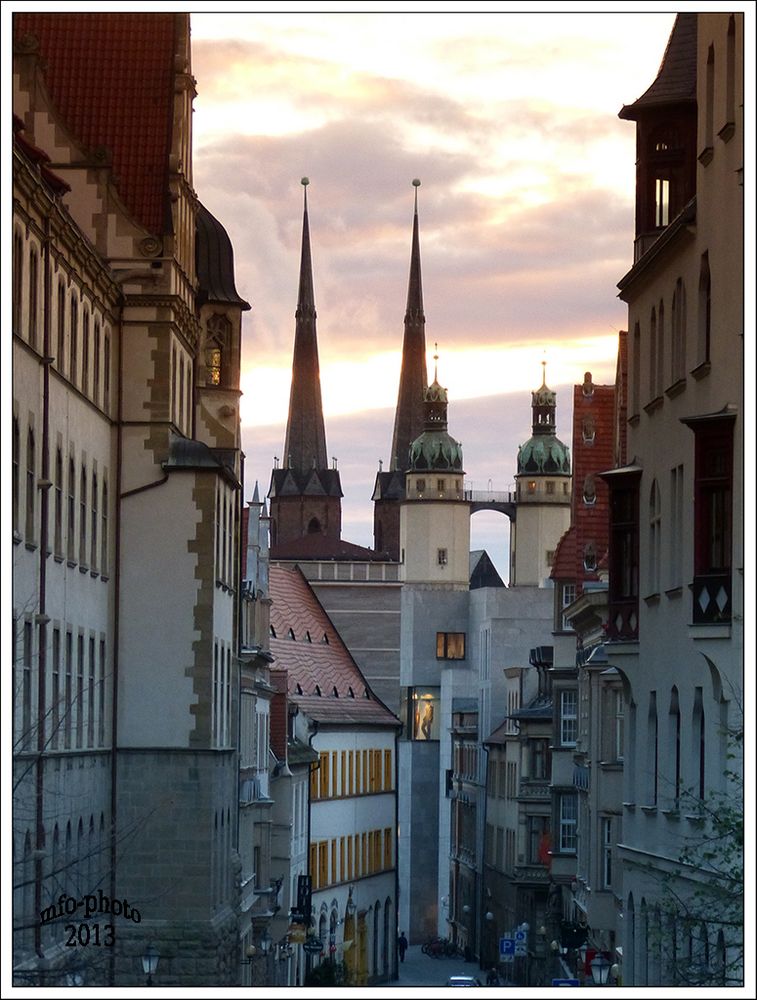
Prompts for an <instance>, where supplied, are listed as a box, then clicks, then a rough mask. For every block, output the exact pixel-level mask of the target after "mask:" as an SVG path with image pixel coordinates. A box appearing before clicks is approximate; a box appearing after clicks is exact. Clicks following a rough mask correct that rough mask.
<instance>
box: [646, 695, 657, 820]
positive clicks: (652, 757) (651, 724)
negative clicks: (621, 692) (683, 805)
mask: <svg viewBox="0 0 757 1000" xmlns="http://www.w3.org/2000/svg"><path fill="white" fill-rule="evenodd" d="M658 743H659V727H658V724H657V692H656V691H650V692H649V714H648V716H647V805H650V806H656V805H657V787H658V784H659V782H658V767H659V757H660V755H659V752H658V750H659V746H658Z"/></svg>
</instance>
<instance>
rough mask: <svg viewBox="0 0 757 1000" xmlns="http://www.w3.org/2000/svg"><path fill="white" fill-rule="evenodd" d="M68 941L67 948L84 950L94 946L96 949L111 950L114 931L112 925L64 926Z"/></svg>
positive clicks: (114, 938) (114, 937) (114, 935)
mask: <svg viewBox="0 0 757 1000" xmlns="http://www.w3.org/2000/svg"><path fill="white" fill-rule="evenodd" d="M66 933H67V934H68V940H67V941H66V947H67V948H77V947H81V948H86V947H87V946H88V945H94V946H95V947H96V948H100V947H104V948H112V947H113V942H114V941H115V940H116V931H115V928H114V927H113V924H103V925H102V929H101V927H100V924H66Z"/></svg>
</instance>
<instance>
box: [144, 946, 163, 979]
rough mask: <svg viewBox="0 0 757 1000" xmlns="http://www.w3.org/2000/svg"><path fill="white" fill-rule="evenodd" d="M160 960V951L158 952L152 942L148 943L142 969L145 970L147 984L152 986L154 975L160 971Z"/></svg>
mask: <svg viewBox="0 0 757 1000" xmlns="http://www.w3.org/2000/svg"><path fill="white" fill-rule="evenodd" d="M159 961H160V952H158V951H157V950H156V949H155V948H153V946H152V945H151V944H148V946H147V948H146V949H145V953H144V955H143V956H142V971H143V972H144V974H145V976H146V977H147V978H146V985H147V986H152V977H153V976H154V975H155V973H156V972H157V971H158V962H159Z"/></svg>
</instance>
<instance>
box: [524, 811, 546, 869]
mask: <svg viewBox="0 0 757 1000" xmlns="http://www.w3.org/2000/svg"><path fill="white" fill-rule="evenodd" d="M527 822H528V845H527V855H526V860H527V861H528V864H530V865H543V864H549V854H548V851H549V850H550V843H549V841H550V834H549V816H529V817H528V820H527Z"/></svg>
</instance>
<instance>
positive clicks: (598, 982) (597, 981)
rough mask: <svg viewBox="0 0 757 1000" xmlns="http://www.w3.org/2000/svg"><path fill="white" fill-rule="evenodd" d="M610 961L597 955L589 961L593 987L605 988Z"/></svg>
mask: <svg viewBox="0 0 757 1000" xmlns="http://www.w3.org/2000/svg"><path fill="white" fill-rule="evenodd" d="M610 965H611V963H610V961H609V959H608V958H607V957H606V956H605V955H597V957H596V958H593V959H592V960H591V978H592V979H593V981H594V985H595V986H606V985H607V977H608V976H609V975H610Z"/></svg>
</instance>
